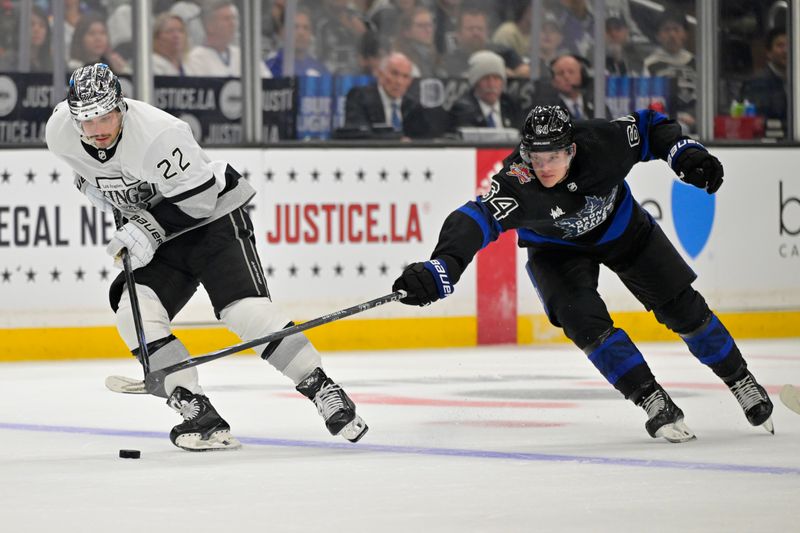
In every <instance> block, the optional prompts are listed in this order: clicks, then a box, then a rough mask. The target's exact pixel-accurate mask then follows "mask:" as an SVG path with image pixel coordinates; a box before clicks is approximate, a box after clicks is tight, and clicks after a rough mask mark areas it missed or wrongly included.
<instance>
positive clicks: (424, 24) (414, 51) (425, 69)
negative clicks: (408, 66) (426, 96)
mask: <svg viewBox="0 0 800 533" xmlns="http://www.w3.org/2000/svg"><path fill="white" fill-rule="evenodd" d="M433 30H434V25H433V14H432V13H431V11H430V9H428V8H425V7H418V8H415V9H414V11H413V12H412V13H411V16H409V17H403V20H402V21H401V23H400V33H399V35H398V37H397V39H396V40H395V45H394V49H395V51H397V52H400V53H402V54H403V55H405V56H406V57H407V58H408V59H410V60H411V63H412V64H413V67H412V76H413V77H415V78H431V77H437V76H441V75H443V74H444V72H443V70H442V67H441V58H440V56H439V53H438V52H437V51H436V46H434V43H433Z"/></svg>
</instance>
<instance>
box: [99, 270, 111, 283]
mask: <svg viewBox="0 0 800 533" xmlns="http://www.w3.org/2000/svg"><path fill="white" fill-rule="evenodd" d="M109 274H110V272H109V271H108V269H107V268H106V267H103V269H102V270H101V271H100V281H106V280H107V279H108V275H109Z"/></svg>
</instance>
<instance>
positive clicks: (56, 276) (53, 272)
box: [50, 268, 61, 281]
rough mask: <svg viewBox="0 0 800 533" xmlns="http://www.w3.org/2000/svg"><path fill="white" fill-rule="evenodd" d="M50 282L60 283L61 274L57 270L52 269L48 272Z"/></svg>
mask: <svg viewBox="0 0 800 533" xmlns="http://www.w3.org/2000/svg"><path fill="white" fill-rule="evenodd" d="M50 281H61V272H59V270H58V268H53V270H51V271H50Z"/></svg>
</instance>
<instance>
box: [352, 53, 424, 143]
mask: <svg viewBox="0 0 800 533" xmlns="http://www.w3.org/2000/svg"><path fill="white" fill-rule="evenodd" d="M412 68H413V66H412V64H411V61H410V60H409V59H408V58H407V57H406V56H404V55H403V54H401V53H399V52H393V53H391V54H390V55H388V56H386V57H384V58H383V59H382V60H381V64H380V67H379V69H378V81H377V83H373V84H371V85H366V86H361V87H353V88H352V89H350V92H348V93H347V101H346V103H345V128H347V129H350V130H361V131H362V132H363V134H364V136H365V137H369V136H378V135H380V132H381V131H382V130H390V131H391V130H393V131H394V132H396V134H397V135H401V136H402V137H403V138H405V139H408V138H416V137H423V138H424V137H433V136H435V135H436V134H437V132H438V131H439V128H438V127H436V125H435V124H433V122H432V118H431V117H432V116H433V115H431V114H429V113H428V112H427V110H426V109H425V108H423V107H422V104H420V103H419V102H418V101H417V100H416V99H414V98H412V97H411V95H409V94H408V89H409V87H410V86H411V81H412V79H413V78H412V75H411V71H412Z"/></svg>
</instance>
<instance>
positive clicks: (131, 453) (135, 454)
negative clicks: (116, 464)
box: [119, 450, 142, 459]
mask: <svg viewBox="0 0 800 533" xmlns="http://www.w3.org/2000/svg"><path fill="white" fill-rule="evenodd" d="M119 456H120V457H122V458H123V459H138V458H139V457H141V456H142V452H140V451H139V450H120V451H119Z"/></svg>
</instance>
